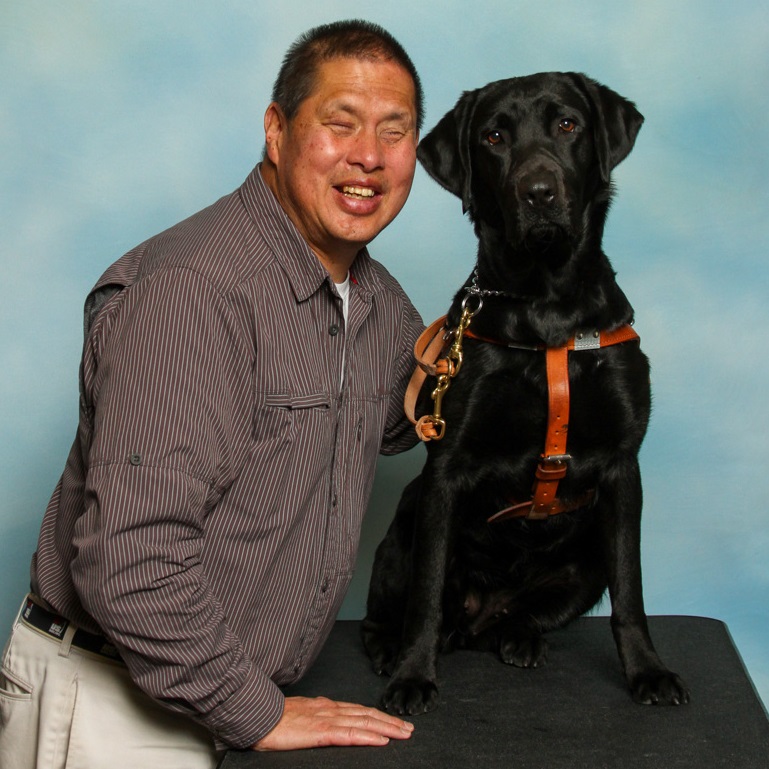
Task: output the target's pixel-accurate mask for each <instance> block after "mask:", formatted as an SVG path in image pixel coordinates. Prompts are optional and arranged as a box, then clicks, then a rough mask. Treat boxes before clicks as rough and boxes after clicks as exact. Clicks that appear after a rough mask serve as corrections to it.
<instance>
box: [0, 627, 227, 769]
mask: <svg viewBox="0 0 769 769" xmlns="http://www.w3.org/2000/svg"><path fill="white" fill-rule="evenodd" d="M71 636H72V628H70V629H68V632H67V633H66V634H65V637H64V638H63V639H62V640H61V641H58V640H56V639H54V638H51V637H50V636H47V635H45V634H44V633H40V632H38V631H36V630H33V629H32V628H30V627H28V626H26V625H24V624H23V623H22V622H21V620H19V619H17V621H16V624H15V625H14V628H13V632H12V635H11V638H10V640H9V641H8V644H7V646H6V648H5V652H4V654H3V661H2V671H1V672H0V767H2V769H101V767H104V769H138V768H139V767H141V769H154V767H162V769H172V767H178V769H198V767H200V769H211V768H212V767H214V766H216V762H217V756H216V751H215V750H214V745H213V740H212V738H211V735H210V734H209V733H208V732H207V731H205V730H204V729H203V728H202V727H200V726H198V725H197V724H195V723H193V722H192V721H190V720H189V719H187V718H185V717H183V716H180V715H176V714H174V713H170V712H169V711H167V710H165V709H164V708H161V707H160V705H158V704H157V703H156V702H155V701H154V700H152V699H151V698H150V697H148V696H147V695H146V694H144V693H143V692H142V691H141V690H140V689H139V688H138V687H137V686H136V685H135V684H134V683H133V682H132V681H131V679H130V677H129V675H128V671H127V670H126V668H125V667H124V666H123V665H122V664H120V663H116V662H112V661H110V660H108V659H106V658H102V657H100V656H97V655H94V654H90V653H89V652H85V651H81V650H79V649H77V648H74V647H71V646H69V640H70V639H71Z"/></svg>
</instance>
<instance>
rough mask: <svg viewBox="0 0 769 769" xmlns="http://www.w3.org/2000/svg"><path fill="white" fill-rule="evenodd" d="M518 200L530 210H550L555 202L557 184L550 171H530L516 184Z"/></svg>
mask: <svg viewBox="0 0 769 769" xmlns="http://www.w3.org/2000/svg"><path fill="white" fill-rule="evenodd" d="M517 187H518V198H519V199H520V200H521V201H523V202H524V203H527V204H528V205H529V206H531V207H532V208H550V207H551V206H552V205H553V203H554V202H555V198H556V190H557V188H558V187H557V182H556V178H555V174H553V173H552V172H551V171H545V170H543V171H532V172H531V173H528V174H526V175H525V176H523V177H521V179H520V181H519V182H518V185H517Z"/></svg>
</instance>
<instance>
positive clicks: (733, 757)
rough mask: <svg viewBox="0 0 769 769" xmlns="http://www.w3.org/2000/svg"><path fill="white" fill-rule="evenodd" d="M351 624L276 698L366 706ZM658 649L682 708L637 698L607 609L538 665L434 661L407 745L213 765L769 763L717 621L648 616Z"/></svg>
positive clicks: (766, 766) (463, 658) (759, 712)
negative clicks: (423, 710) (431, 682)
mask: <svg viewBox="0 0 769 769" xmlns="http://www.w3.org/2000/svg"><path fill="white" fill-rule="evenodd" d="M358 624H359V623H358V622H351V621H342V622H337V624H336V627H335V628H334V631H333V633H332V635H331V638H330V639H329V642H328V643H327V645H326V647H325V648H324V650H323V652H322V654H321V656H320V657H319V659H318V661H317V662H316V664H315V666H314V667H313V669H312V670H311V671H310V673H309V674H308V675H307V676H306V677H305V678H304V679H303V680H302V681H301V682H300V683H299V684H296V685H295V686H293V687H290V688H288V689H287V690H286V694H289V695H292V694H302V695H305V696H314V695H321V694H322V695H324V696H327V697H331V698H333V699H339V700H346V701H350V702H359V703H362V704H365V705H374V704H376V702H377V700H378V697H379V695H380V693H381V691H382V688H383V687H384V683H385V680H384V679H381V678H378V677H377V676H376V675H374V673H373V672H372V671H371V668H370V666H369V662H368V659H367V657H366V656H365V653H364V651H363V648H362V645H361V642H360V640H359V637H358ZM649 625H650V628H651V633H652V637H653V639H654V642H655V646H656V648H657V651H658V652H659V653H660V656H661V657H662V659H663V660H664V661H665V663H666V664H667V665H668V666H669V667H670V668H671V669H672V670H674V671H676V672H677V673H678V674H679V675H680V676H681V677H682V678H683V679H684V680H685V681H686V683H687V684H688V685H689V688H690V691H691V702H690V704H688V705H682V706H679V707H653V706H643V705H636V704H635V703H633V702H632V700H631V699H630V695H629V693H628V690H627V688H626V686H625V682H624V678H623V677H622V673H621V670H620V664H619V659H618V657H617V652H616V650H615V647H614V641H613V639H612V636H611V631H610V629H609V622H608V619H607V618H605V617H590V618H586V619H580V620H578V621H577V622H575V623H573V624H572V625H571V626H569V627H568V628H567V629H566V630H562V631H560V632H557V633H552V634H550V635H549V636H548V640H549V643H550V654H549V660H548V664H547V665H546V666H545V667H543V668H540V669H537V670H520V669H516V668H512V667H508V666H506V665H504V664H502V663H501V662H500V661H499V660H498V658H496V657H495V656H494V655H493V654H486V653H480V652H465V651H462V652H454V653H452V654H449V655H446V656H442V657H441V658H440V661H439V681H438V685H439V689H440V696H441V700H440V704H439V706H438V707H437V709H436V710H434V711H432V712H430V713H427V714H425V715H421V716H416V717H414V718H413V719H412V720H413V722H414V724H415V726H416V729H415V731H414V734H413V735H412V737H411V739H409V740H405V741H392V742H391V743H390V744H389V745H387V746H385V747H381V748H318V749H315V750H303V751H293V752H288V753H272V754H266V753H253V752H250V751H244V752H240V751H229V752H228V753H227V754H226V755H225V757H224V758H223V760H222V762H221V763H220V769H246V768H251V769H257V768H259V769H261V768H264V769H285V768H287V767H291V769H303V768H304V767H313V768H315V767H329V768H331V767H333V768H334V769H346V768H347V767H350V769H369V768H370V769H403V768H404V767H444V768H445V769H452V767H469V766H473V767H482V768H483V769H496V767H500V768H501V767H504V768H505V769H562V768H563V769H647V768H648V769H651V768H652V767H654V768H655V769H656V768H657V767H664V769H678V768H679V767H680V768H681V769H689V768H690V767H691V768H694V767H696V769H716V768H718V767H724V768H728V769H769V720H767V714H766V710H765V709H764V708H763V706H762V704H761V702H760V700H759V698H758V697H757V695H756V693H755V690H754V689H753V686H752V683H751V681H750V679H749V677H748V675H747V673H746V672H745V669H744V667H743V664H742V661H741V659H740V657H739V654H738V652H737V650H736V649H735V647H734V645H733V643H732V640H731V637H730V635H729V632H728V630H727V628H726V625H724V624H723V623H722V622H719V621H718V620H713V619H705V618H700V617H650V618H649Z"/></svg>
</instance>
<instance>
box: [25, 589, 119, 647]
mask: <svg viewBox="0 0 769 769" xmlns="http://www.w3.org/2000/svg"><path fill="white" fill-rule="evenodd" d="M19 619H20V620H21V621H22V622H23V623H24V624H25V625H27V627H30V628H32V629H33V630H37V631H38V632H40V633H44V634H45V635H47V636H50V637H51V638H53V639H55V640H57V641H62V640H63V639H64V634H65V633H66V631H67V628H68V627H69V626H70V625H71V624H72V623H71V622H70V621H69V620H68V619H64V617H59V616H57V615H56V614H54V613H53V612H51V611H48V609H44V608H43V607H42V606H40V604H38V603H35V601H34V600H33V599H32V598H31V596H27V600H26V602H25V603H24V606H22V608H21V613H20V615H19ZM71 645H72V646H74V647H75V648H76V649H80V650H81V651H86V652H90V653H91V654H98V655H99V656H100V657H107V658H108V659H111V660H114V661H115V662H122V660H121V659H120V654H118V650H117V649H116V648H115V647H114V646H113V645H112V644H111V643H110V642H109V641H108V640H107V639H106V638H105V637H104V636H101V635H96V634H95V633H89V632H88V631H86V630H82V629H80V628H77V630H75V634H74V635H73V636H72V641H71Z"/></svg>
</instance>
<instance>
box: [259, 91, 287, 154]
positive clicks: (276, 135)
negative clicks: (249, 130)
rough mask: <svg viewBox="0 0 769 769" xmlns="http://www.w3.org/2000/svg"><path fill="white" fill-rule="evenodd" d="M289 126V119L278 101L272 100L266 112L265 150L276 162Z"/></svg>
mask: <svg viewBox="0 0 769 769" xmlns="http://www.w3.org/2000/svg"><path fill="white" fill-rule="evenodd" d="M287 127H288V119H287V118H286V116H285V114H284V112H283V110H282V109H281V108H280V105H279V104H278V103H277V102H272V103H271V104H270V105H269V106H268V107H267V111H266V112H265V113H264V151H265V155H266V156H267V157H268V158H269V160H270V161H271V162H272V163H273V164H274V165H277V164H278V160H279V158H280V148H281V145H282V140H283V136H284V134H285V132H286V130H287Z"/></svg>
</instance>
